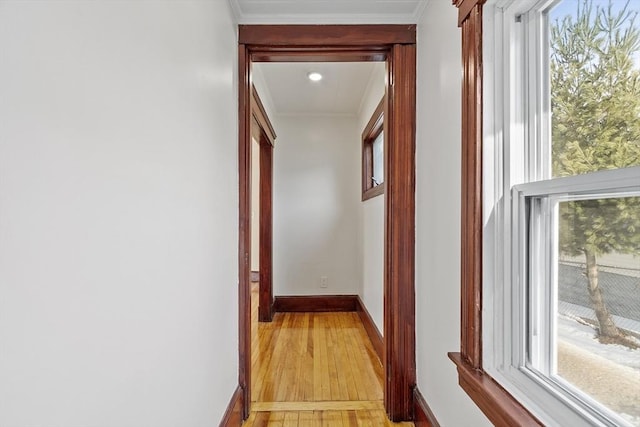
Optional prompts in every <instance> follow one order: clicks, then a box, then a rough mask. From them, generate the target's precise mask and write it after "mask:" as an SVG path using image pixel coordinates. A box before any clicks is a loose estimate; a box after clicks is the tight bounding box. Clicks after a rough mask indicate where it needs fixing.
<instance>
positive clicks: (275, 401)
mask: <svg viewBox="0 0 640 427" xmlns="http://www.w3.org/2000/svg"><path fill="white" fill-rule="evenodd" d="M256 319H257V286H256V285H255V284H253V288H252V349H253V350H252V360H251V363H252V374H253V376H252V404H251V415H250V416H249V419H248V420H247V421H246V422H245V423H244V426H246V427H254V426H266V425H269V426H382V425H388V426H392V425H403V426H412V425H413V424H412V423H399V424H396V423H391V422H389V421H388V420H386V415H385V411H384V406H383V403H382V399H383V391H382V390H383V375H384V373H383V368H382V364H381V363H380V360H379V359H378V357H377V355H376V353H375V351H374V349H373V347H372V346H371V342H370V341H369V338H368V336H367V334H366V332H365V330H364V327H363V325H362V322H361V321H360V319H359V317H358V314H357V313H355V312H343V313H277V314H276V315H275V316H274V319H273V322H272V323H261V324H259V323H258V322H257V320H256Z"/></svg>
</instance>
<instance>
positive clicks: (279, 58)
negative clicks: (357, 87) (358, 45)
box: [251, 47, 387, 62]
mask: <svg viewBox="0 0 640 427" xmlns="http://www.w3.org/2000/svg"><path fill="white" fill-rule="evenodd" d="M318 51H319V52H321V53H319V52H316V53H309V52H308V51H300V50H297V49H295V48H294V49H292V48H286V47H280V48H264V49H263V48H261V51H259V52H255V53H253V54H252V55H251V60H252V61H253V62H327V61H329V62H371V61H384V60H386V59H387V49H384V50H379V49H371V50H363V49H350V48H345V49H338V48H318Z"/></svg>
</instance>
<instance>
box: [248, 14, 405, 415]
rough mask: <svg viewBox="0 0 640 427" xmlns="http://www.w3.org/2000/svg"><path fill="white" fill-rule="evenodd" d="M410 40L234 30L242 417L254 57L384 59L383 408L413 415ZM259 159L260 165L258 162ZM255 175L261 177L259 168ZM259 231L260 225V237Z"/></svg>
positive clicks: (356, 31)
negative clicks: (237, 40)
mask: <svg viewBox="0 0 640 427" xmlns="http://www.w3.org/2000/svg"><path fill="white" fill-rule="evenodd" d="M415 41H416V38H415V26H414V25H353V26H351V25H326V26H304V25H301V26H299V25H290V26H269V25H258V26H251V25H249V26H243V25H241V26H240V28H239V46H238V51H239V74H240V79H239V82H240V84H239V181H240V204H239V205H240V212H239V214H240V218H239V219H240V226H239V238H240V240H239V303H240V307H239V316H240V318H239V328H240V331H239V334H240V340H239V347H240V348H239V361H240V369H239V385H240V389H241V391H242V409H243V418H245V419H246V418H247V417H248V415H249V406H250V402H251V392H250V387H251V322H250V313H251V309H250V307H251V304H250V302H251V295H250V292H251V261H250V260H251V239H250V236H251V231H250V230H251V212H250V206H251V183H250V181H251V173H250V172H251V144H252V138H251V122H252V110H251V93H252V86H251V81H252V63H253V62H361V61H384V62H385V63H386V88H385V101H384V117H385V126H384V140H385V144H384V171H385V172H384V182H385V193H386V194H385V203H384V204H385V207H384V211H385V215H384V216H385V220H384V224H385V237H384V275H383V277H384V280H383V282H384V321H383V323H384V349H383V356H384V357H383V366H384V374H385V375H384V377H385V378H384V406H385V410H386V412H387V414H388V416H389V418H390V419H391V420H393V421H403V420H410V419H411V418H412V414H413V390H414V387H415V308H414V300H415V298H414V264H415V260H414V239H415V235H414V228H415V80H416V46H415ZM260 163H261V167H262V161H261V162H260ZM260 175H261V177H262V175H263V173H262V170H261V173H260ZM262 185H263V184H261V186H262ZM261 207H262V204H261ZM261 215H262V213H261ZM262 235H263V234H262V230H261V232H260V237H261V238H262ZM267 243H269V244H270V242H262V239H261V242H260V246H261V247H262V246H263V245H266V244H267ZM261 253H262V250H261ZM265 267H266V268H268V269H269V273H270V264H269V265H263V262H262V257H260V272H261V274H260V275H261V279H262V269H263V268H265ZM261 297H262V294H261ZM268 298H270V300H269V301H265V302H266V306H269V307H270V303H272V298H273V297H272V294H271V295H268ZM262 303H263V302H262V301H261V304H262Z"/></svg>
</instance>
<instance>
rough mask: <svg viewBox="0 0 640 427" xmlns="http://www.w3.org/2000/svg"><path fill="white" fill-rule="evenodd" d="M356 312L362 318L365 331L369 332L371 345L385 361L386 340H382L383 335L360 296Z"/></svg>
mask: <svg viewBox="0 0 640 427" xmlns="http://www.w3.org/2000/svg"><path fill="white" fill-rule="evenodd" d="M356 308H357V309H356V311H357V312H358V316H359V317H360V321H361V322H362V325H363V326H364V330H365V331H367V335H368V336H369V341H371V345H372V346H373V349H374V350H375V352H376V354H377V355H378V358H379V359H380V360H383V358H384V340H383V338H382V334H381V333H380V331H379V330H378V327H377V326H376V323H375V322H374V321H373V318H372V317H371V313H369V310H367V307H366V306H365V305H364V302H362V300H361V299H360V296H357V300H356Z"/></svg>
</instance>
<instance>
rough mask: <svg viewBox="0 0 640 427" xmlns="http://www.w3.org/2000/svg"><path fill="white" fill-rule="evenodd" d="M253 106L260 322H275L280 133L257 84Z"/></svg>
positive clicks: (253, 95) (252, 129)
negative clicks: (275, 157)
mask: <svg viewBox="0 0 640 427" xmlns="http://www.w3.org/2000/svg"><path fill="white" fill-rule="evenodd" d="M250 107H251V121H250V127H251V136H252V138H253V139H255V140H256V141H257V142H258V146H259V152H258V153H257V154H258V156H259V157H260V159H259V163H260V179H259V183H260V184H259V186H260V188H259V202H258V204H259V209H258V210H259V219H258V224H259V225H258V228H259V231H258V235H259V236H260V239H259V247H258V252H259V253H258V259H259V265H260V271H259V275H260V279H259V282H258V321H260V322H271V319H272V318H273V250H272V249H273V203H272V202H273V149H274V146H275V140H276V132H275V130H274V129H273V125H272V124H271V120H269V116H268V115H267V112H266V110H265V108H264V106H263V104H262V101H261V100H260V96H259V95H258V91H257V90H256V88H255V86H253V85H251V106H250ZM250 154H252V155H255V154H256V153H250ZM251 181H252V180H251ZM249 258H251V257H249Z"/></svg>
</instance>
